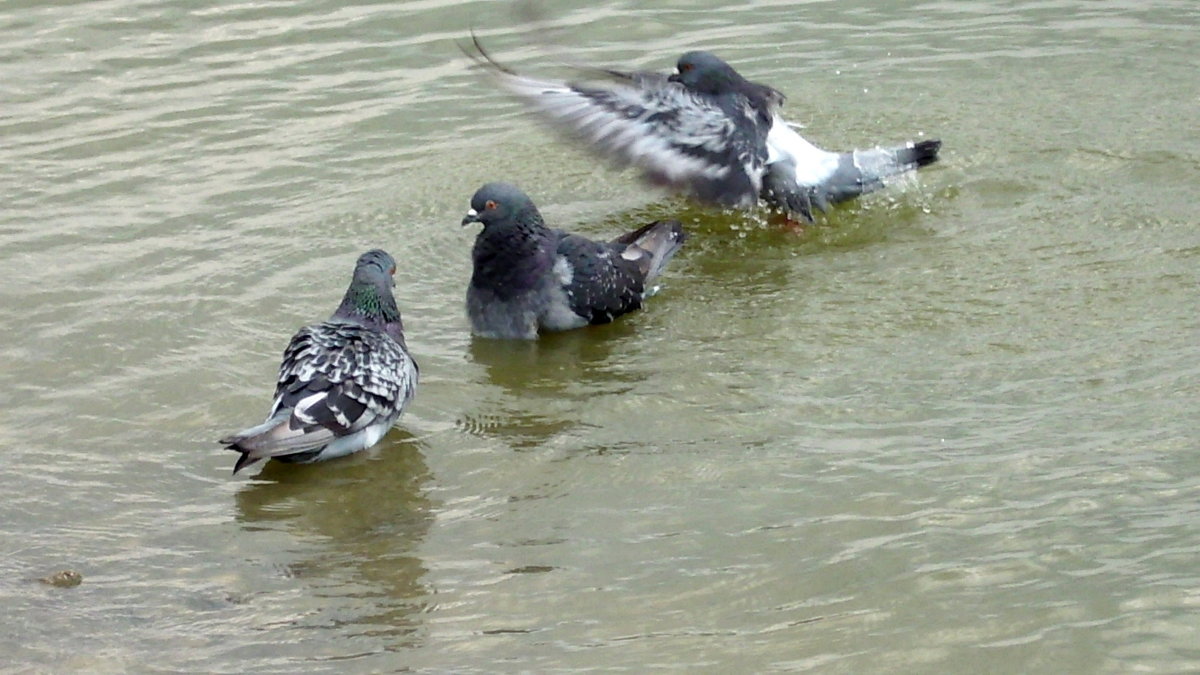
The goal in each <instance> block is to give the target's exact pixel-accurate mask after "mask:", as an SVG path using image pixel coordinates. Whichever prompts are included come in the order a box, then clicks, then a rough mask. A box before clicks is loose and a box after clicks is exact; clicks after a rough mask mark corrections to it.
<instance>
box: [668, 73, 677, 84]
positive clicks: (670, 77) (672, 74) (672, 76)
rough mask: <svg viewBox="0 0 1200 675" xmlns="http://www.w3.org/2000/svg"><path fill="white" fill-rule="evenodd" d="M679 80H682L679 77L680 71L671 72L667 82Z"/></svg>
mask: <svg viewBox="0 0 1200 675" xmlns="http://www.w3.org/2000/svg"><path fill="white" fill-rule="evenodd" d="M679 81H680V79H679V73H671V74H670V75H669V76H668V77H667V82H679Z"/></svg>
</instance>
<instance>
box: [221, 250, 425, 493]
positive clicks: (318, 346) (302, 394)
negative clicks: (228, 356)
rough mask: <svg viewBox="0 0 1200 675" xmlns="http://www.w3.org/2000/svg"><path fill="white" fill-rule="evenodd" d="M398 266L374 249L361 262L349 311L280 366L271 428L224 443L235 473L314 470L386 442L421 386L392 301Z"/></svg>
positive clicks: (299, 343) (313, 332)
mask: <svg viewBox="0 0 1200 675" xmlns="http://www.w3.org/2000/svg"><path fill="white" fill-rule="evenodd" d="M395 273H396V261H395V260H393V259H392V256H390V255H388V254H387V253H385V252H383V251H381V250H379V249H374V250H371V251H367V252H366V253H364V254H362V255H361V256H359V258H358V262H357V263H356V264H355V266H354V278H353V280H352V281H351V282H350V287H349V288H348V289H346V295H345V297H343V298H342V304H341V305H339V306H338V308H337V311H335V312H334V313H333V316H332V317H330V318H329V320H328V321H325V322H323V323H318V324H314V325H311V326H305V327H304V328H301V329H300V330H299V332H297V333H296V335H295V336H293V337H292V341H291V342H289V343H288V346H287V349H285V350H284V351H283V363H282V364H280V366H279V380H278V382H277V383H276V385H275V402H274V403H272V405H271V412H270V413H268V414H267V421H266V422H263V423H262V424H260V425H258V426H255V427H250V428H249V429H245V430H243V431H240V432H238V433H236V434H233V435H232V436H228V437H226V438H222V439H221V441H220V442H221V444H223V445H225V446H226V447H227V448H228V449H229V450H234V451H236V452H239V453H241V457H239V458H238V461H237V464H235V465H234V467H233V472H234V473H237V472H238V471H240V470H242V469H243V468H245V467H247V466H249V465H251V464H254V463H255V462H257V461H259V460H261V459H267V458H270V459H278V460H280V461H283V462H297V463H309V462H319V461H323V460H326V459H333V458H335V457H342V456H344V455H349V454H351V453H354V452H358V451H359V450H363V449H365V448H369V447H371V446H372V445H375V444H376V443H378V442H379V439H381V438H383V435H384V434H386V433H387V431H388V429H391V428H392V425H393V424H395V422H396V419H397V418H399V417H400V413H402V412H404V408H405V406H407V405H408V402H409V401H410V400H412V397H413V393H414V391H415V389H416V386H417V363H416V361H414V360H413V359H412V357H411V356H410V355H409V354H408V347H407V346H406V345H405V344H404V325H403V323H401V320H400V310H399V309H398V308H397V307H396V299H395V298H394V297H393V296H392V288H393V287H394V286H395V285H396V282H395V280H394V279H393V275H394V274H395Z"/></svg>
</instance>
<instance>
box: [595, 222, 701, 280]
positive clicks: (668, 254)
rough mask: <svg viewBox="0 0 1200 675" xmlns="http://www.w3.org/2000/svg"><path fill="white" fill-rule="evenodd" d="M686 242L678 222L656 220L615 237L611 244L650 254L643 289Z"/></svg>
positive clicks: (685, 236)
mask: <svg viewBox="0 0 1200 675" xmlns="http://www.w3.org/2000/svg"><path fill="white" fill-rule="evenodd" d="M686 240H687V233H686V232H684V230H683V224H682V223H680V222H679V221H678V220H656V221H654V222H653V223H649V224H648V225H643V226H642V227H639V228H638V229H636V230H634V231H632V232H627V233H625V234H623V235H621V236H619V237H617V238H616V239H614V240H613V243H614V244H625V245H627V246H636V247H637V248H640V249H642V250H644V251H646V252H647V253H649V254H650V261H649V263H648V264H647V265H646V267H645V270H646V277H645V279H644V281H643V284H644V285H645V287H647V288H649V286H650V284H651V282H653V281H654V279H655V278H657V277H658V275H659V274H660V273H661V272H662V271H663V268H665V267H666V266H667V263H668V262H670V260H671V258H672V256H674V255H675V252H676V251H678V250H679V249H680V247H682V246H683V242H684V241H686Z"/></svg>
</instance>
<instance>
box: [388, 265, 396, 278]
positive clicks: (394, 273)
mask: <svg viewBox="0 0 1200 675" xmlns="http://www.w3.org/2000/svg"><path fill="white" fill-rule="evenodd" d="M388 274H390V275H392V276H396V266H395V265H392V269H391V270H389V271H388Z"/></svg>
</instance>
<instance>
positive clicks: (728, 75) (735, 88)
mask: <svg viewBox="0 0 1200 675" xmlns="http://www.w3.org/2000/svg"><path fill="white" fill-rule="evenodd" d="M675 70H676V72H675V74H674V75H671V76H670V77H668V78H667V79H668V80H670V81H671V82H678V83H680V84H682V85H683V86H684V87H686V88H687V89H688V90H689V91H694V92H698V93H701V94H709V95H711V96H720V95H722V94H730V93H736V94H740V95H742V96H745V97H746V98H748V99H749V100H750V103H751V105H753V106H754V108H755V109H757V110H758V111H759V115H761V116H762V118H763V120H765V121H766V122H768V123H770V120H771V110H772V109H773V108H777V107H779V106H781V105H783V102H784V96H783V94H782V93H780V92H779V91H778V90H775V89H772V88H771V87H768V86H766V85H764V84H757V83H754V82H751V81H750V80H747V79H746V78H744V77H742V76H741V74H739V73H738V71H736V70H734V69H733V66H731V65H729V64H728V63H725V62H724V61H722V60H721V59H720V58H718V57H717V56H716V55H715V54H712V53H710V52H699V51H697V52H688V53H686V54H684V55H683V56H681V57H679V62H678V63H676V64H675Z"/></svg>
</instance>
